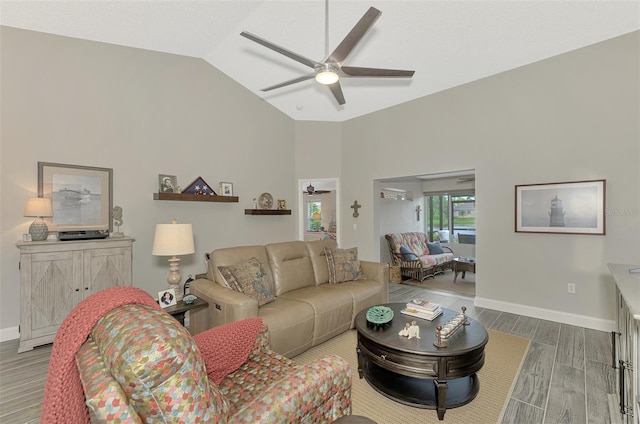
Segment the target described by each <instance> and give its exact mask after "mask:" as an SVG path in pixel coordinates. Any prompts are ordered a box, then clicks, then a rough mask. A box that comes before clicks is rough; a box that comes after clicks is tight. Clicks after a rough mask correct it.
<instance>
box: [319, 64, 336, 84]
mask: <svg viewBox="0 0 640 424" xmlns="http://www.w3.org/2000/svg"><path fill="white" fill-rule="evenodd" d="M339 79H340V76H338V70H337V69H336V68H334V67H333V66H331V65H328V64H326V63H325V64H324V65H323V66H322V67H321V68H318V70H317V71H316V81H318V82H319V83H320V84H323V85H331V84H335V83H336V82H338V80H339Z"/></svg>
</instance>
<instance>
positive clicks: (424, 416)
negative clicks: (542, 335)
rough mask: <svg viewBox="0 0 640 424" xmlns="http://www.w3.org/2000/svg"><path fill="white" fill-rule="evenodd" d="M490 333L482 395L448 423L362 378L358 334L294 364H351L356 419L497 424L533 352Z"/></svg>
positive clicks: (388, 423) (521, 341)
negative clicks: (331, 358)
mask: <svg viewBox="0 0 640 424" xmlns="http://www.w3.org/2000/svg"><path fill="white" fill-rule="evenodd" d="M487 331H488V332H489V342H488V343H487V346H486V347H485V364H484V366H483V367H482V369H481V370H480V372H478V377H479V378H480V392H479V393H478V395H477V396H476V398H475V399H474V400H473V401H471V403H468V404H467V405H464V406H461V407H459V408H454V409H448V410H447V412H446V413H445V416H444V421H438V415H437V413H436V411H435V410H431V409H420V408H413V407H410V406H406V405H402V404H401V403H398V402H395V401H393V400H391V399H389V398H387V397H385V396H383V395H381V394H380V393H378V392H377V391H376V390H375V389H373V388H372V387H371V386H369V383H367V382H366V380H364V379H362V380H361V379H359V378H358V361H357V359H356V341H357V338H356V331H355V330H350V331H347V332H346V333H343V334H341V335H339V336H337V337H334V338H333V339H331V340H329V341H327V342H325V343H322V344H321V345H319V346H315V347H313V348H311V349H309V350H308V351H306V352H304V353H302V354H301V355H298V356H296V357H295V358H293V359H294V361H296V362H298V363H299V364H307V363H309V362H311V361H313V360H315V359H318V358H322V357H324V356H326V355H330V354H334V355H339V356H341V357H342V358H344V359H346V360H347V361H349V363H350V364H351V371H352V389H351V404H352V414H353V415H363V416H365V417H368V418H371V419H372V420H374V421H376V422H377V423H378V424H395V423H398V424H408V423H421V424H425V423H426V424H429V423H443V422H444V423H474V424H485V423H486V424H490V423H491V424H493V423H497V422H498V420H499V419H500V417H501V415H502V411H503V409H504V407H505V405H506V403H507V400H508V398H509V396H510V394H511V390H512V387H513V384H514V381H515V378H516V376H517V375H518V372H519V370H520V366H521V364H522V361H523V358H524V355H525V353H526V352H527V349H528V348H529V340H528V339H525V338H522V337H518V336H513V335H510V334H506V333H500V332H497V331H493V330H487Z"/></svg>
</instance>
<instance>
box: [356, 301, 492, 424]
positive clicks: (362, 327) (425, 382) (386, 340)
mask: <svg viewBox="0 0 640 424" xmlns="http://www.w3.org/2000/svg"><path fill="white" fill-rule="evenodd" d="M384 306H388V307H390V308H391V309H393V312H394V318H393V320H392V321H391V323H389V324H386V325H384V326H380V327H378V326H373V325H371V324H370V323H369V322H367V319H366V313H367V310H366V309H365V310H363V311H361V312H360V313H359V314H358V315H357V316H356V320H355V326H356V329H357V331H358V346H357V348H356V351H357V353H358V374H359V376H360V378H363V377H364V378H365V379H366V380H367V382H368V383H369V384H370V385H371V386H372V387H373V388H374V389H376V390H377V391H378V392H380V393H382V394H383V395H385V396H387V397H389V398H391V399H393V400H395V401H398V402H400V403H403V404H406V405H410V406H414V407H418V408H426V409H436V410H437V411H438V418H439V419H440V420H442V419H444V413H445V411H446V410H447V409H448V408H456V407H459V406H462V405H465V404H467V403H469V402H471V401H472V400H473V399H474V398H475V397H476V395H477V394H478V390H479V389H480V382H479V380H478V376H477V375H476V372H478V370H480V369H481V368H482V366H483V365H484V347H485V345H486V344H487V342H488V341H489V335H488V334H487V330H486V329H485V328H484V327H483V326H482V325H481V324H480V323H479V322H477V321H475V320H473V319H471V318H468V321H469V325H465V326H463V327H462V328H460V329H459V330H458V331H457V332H456V333H455V334H454V335H453V336H452V337H451V338H450V339H449V340H448V341H447V343H448V347H446V348H437V347H436V346H434V344H433V343H434V342H435V341H436V335H435V328H436V326H437V325H439V324H440V325H443V324H445V323H446V322H447V321H448V320H449V319H451V318H452V317H453V316H455V315H456V313H457V312H455V311H451V310H448V309H444V311H443V314H442V315H440V316H439V317H438V318H436V319H434V320H433V321H427V320H423V319H420V318H413V317H410V316H407V315H403V314H401V313H400V311H401V310H402V309H403V308H404V307H405V306H406V305H405V304H403V303H390V304H387V305H384ZM414 320H415V321H416V323H417V324H418V326H419V327H420V339H415V338H414V339H408V338H407V337H403V336H400V335H398V333H399V332H400V330H401V329H402V328H403V327H404V325H405V323H406V322H411V321H414Z"/></svg>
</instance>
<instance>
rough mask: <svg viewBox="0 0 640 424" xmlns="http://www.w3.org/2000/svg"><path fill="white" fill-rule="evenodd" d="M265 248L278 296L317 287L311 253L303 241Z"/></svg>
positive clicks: (269, 245) (270, 245) (271, 245)
mask: <svg viewBox="0 0 640 424" xmlns="http://www.w3.org/2000/svg"><path fill="white" fill-rule="evenodd" d="M265 248H266V249H267V254H268V255H269V265H270V266H271V271H272V273H273V282H274V285H275V288H276V291H275V295H276V296H280V295H282V294H283V293H287V292H289V291H291V290H296V289H301V288H303V287H313V286H315V285H316V277H315V275H314V274H313V265H311V258H309V251H308V250H307V246H306V245H305V243H304V242H303V241H289V242H283V243H273V244H268V245H266V246H265Z"/></svg>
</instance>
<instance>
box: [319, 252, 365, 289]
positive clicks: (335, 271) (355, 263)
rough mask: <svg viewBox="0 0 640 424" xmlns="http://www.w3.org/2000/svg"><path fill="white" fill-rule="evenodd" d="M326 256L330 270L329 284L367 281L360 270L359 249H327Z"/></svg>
mask: <svg viewBox="0 0 640 424" xmlns="http://www.w3.org/2000/svg"><path fill="white" fill-rule="evenodd" d="M324 254H325V256H326V257H327V266H328V268H329V284H336V283H342V282H345V281H354V280H364V279H365V276H364V274H363V273H362V269H361V268H360V261H359V260H358V248H357V247H352V248H351V249H332V248H329V247H325V248H324Z"/></svg>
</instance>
